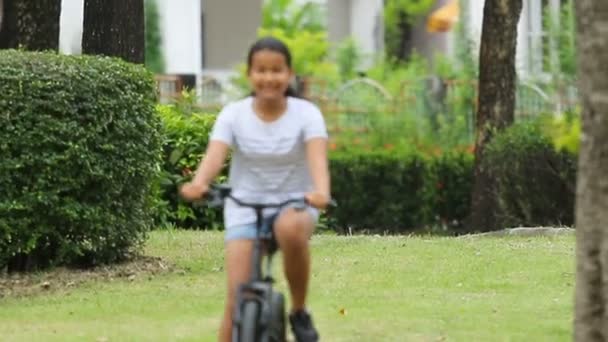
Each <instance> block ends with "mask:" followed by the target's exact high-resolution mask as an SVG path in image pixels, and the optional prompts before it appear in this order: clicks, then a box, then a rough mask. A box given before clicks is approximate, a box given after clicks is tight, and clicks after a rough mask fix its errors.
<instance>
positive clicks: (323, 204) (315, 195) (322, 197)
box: [304, 192, 331, 210]
mask: <svg viewBox="0 0 608 342" xmlns="http://www.w3.org/2000/svg"><path fill="white" fill-rule="evenodd" d="M304 198H306V201H307V202H308V204H310V205H311V206H312V207H315V208H317V209H321V210H323V209H325V208H327V206H328V205H329V201H330V200H331V198H330V197H329V195H326V194H324V193H322V192H309V193H307V194H306V195H304Z"/></svg>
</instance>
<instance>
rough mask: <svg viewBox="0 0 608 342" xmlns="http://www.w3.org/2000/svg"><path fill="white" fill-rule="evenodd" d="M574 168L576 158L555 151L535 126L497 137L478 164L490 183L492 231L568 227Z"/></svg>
mask: <svg viewBox="0 0 608 342" xmlns="http://www.w3.org/2000/svg"><path fill="white" fill-rule="evenodd" d="M576 164H577V156H576V155H575V154H572V153H571V152H568V151H566V150H558V149H556V147H555V146H554V145H553V143H552V141H551V139H550V138H549V137H548V136H547V135H545V134H544V133H543V129H542V127H541V126H540V123H539V122H534V121H531V122H527V121H523V122H519V123H516V124H514V125H513V126H511V127H509V128H507V129H506V130H504V131H503V132H501V133H499V134H497V135H496V137H494V139H492V141H491V142H490V144H489V145H488V147H487V149H486V151H485V152H484V162H483V164H482V166H483V167H485V168H487V169H488V170H489V171H490V173H491V174H492V175H493V177H494V179H495V180H496V185H497V186H496V193H495V194H494V196H495V197H496V199H497V200H498V208H497V210H498V212H497V213H496V218H497V225H496V228H497V229H502V228H504V227H517V226H528V227H534V226H555V225H557V226H572V225H573V224H574V198H575V188H576V186H575V184H576V166H577V165H576Z"/></svg>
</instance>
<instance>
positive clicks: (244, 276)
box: [219, 240, 253, 342]
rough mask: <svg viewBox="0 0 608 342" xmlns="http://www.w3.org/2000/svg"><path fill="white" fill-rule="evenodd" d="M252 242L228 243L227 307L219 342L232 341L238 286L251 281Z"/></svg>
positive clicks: (238, 241) (226, 262)
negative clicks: (233, 314) (233, 315)
mask: <svg viewBox="0 0 608 342" xmlns="http://www.w3.org/2000/svg"><path fill="white" fill-rule="evenodd" d="M252 250H253V241H252V240H231V241H228V242H226V255H225V265H226V266H225V267H226V275H227V278H228V279H227V280H228V282H227V293H226V306H225V309H224V319H223V321H222V327H221V330H220V334H219V335H220V336H219V341H220V342H231V341H232V313H233V311H234V305H235V296H236V290H237V288H238V286H239V285H240V284H242V283H244V282H246V281H247V280H249V274H250V272H251V262H250V260H251V252H252Z"/></svg>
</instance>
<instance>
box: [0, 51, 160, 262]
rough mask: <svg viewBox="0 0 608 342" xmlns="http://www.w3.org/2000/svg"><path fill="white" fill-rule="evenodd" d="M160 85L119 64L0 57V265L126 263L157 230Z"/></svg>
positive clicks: (36, 55)
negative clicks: (153, 189) (154, 185)
mask: <svg viewBox="0 0 608 342" xmlns="http://www.w3.org/2000/svg"><path fill="white" fill-rule="evenodd" d="M154 101H155V92H154V83H153V80H152V77H151V75H150V74H149V73H148V72H147V71H146V70H145V69H144V68H143V67H141V66H136V65H132V64H129V63H126V62H123V61H121V60H118V59H112V58H101V57H90V56H78V57H74V56H62V55H57V54H52V53H32V52H19V51H13V50H4V51H0V117H1V118H2V125H0V155H2V162H1V163H0V189H2V191H1V192H0V269H2V268H4V267H5V266H7V265H8V268H9V271H10V270H26V269H31V268H37V267H44V266H51V265H56V264H71V265H83V264H92V263H102V262H114V261H118V260H122V259H124V258H126V257H128V256H129V255H130V253H131V252H133V251H134V250H135V249H136V248H137V247H138V246H140V244H141V243H142V242H143V241H144V239H145V233H146V231H147V230H148V229H149V228H150V226H151V219H150V218H151V216H152V212H151V210H150V209H151V208H150V205H151V198H150V183H151V180H152V178H153V176H154V174H155V173H156V170H157V169H158V162H159V157H160V135H159V129H160V125H159V124H160V122H159V121H158V117H157V116H156V114H155V112H154Z"/></svg>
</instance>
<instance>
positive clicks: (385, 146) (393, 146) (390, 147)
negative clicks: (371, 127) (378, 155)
mask: <svg viewBox="0 0 608 342" xmlns="http://www.w3.org/2000/svg"><path fill="white" fill-rule="evenodd" d="M384 148H385V149H387V150H392V149H393V148H395V145H393V144H384Z"/></svg>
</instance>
